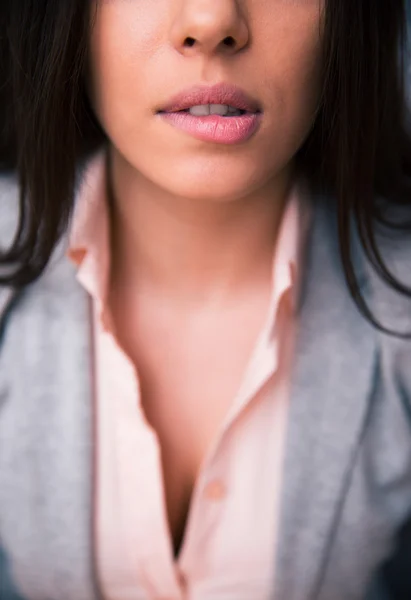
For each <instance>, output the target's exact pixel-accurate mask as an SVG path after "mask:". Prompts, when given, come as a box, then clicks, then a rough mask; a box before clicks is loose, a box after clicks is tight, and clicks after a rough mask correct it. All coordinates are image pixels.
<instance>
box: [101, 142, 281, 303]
mask: <svg viewBox="0 0 411 600" xmlns="http://www.w3.org/2000/svg"><path fill="white" fill-rule="evenodd" d="M108 164H109V168H108V173H109V177H108V187H109V195H110V199H111V244H112V275H111V286H112V287H115V288H117V289H123V288H124V286H125V284H126V287H127V289H128V290H129V291H131V290H132V289H133V288H134V289H135V290H136V291H137V290H141V289H145V290H147V289H150V290H156V291H158V292H160V293H161V294H163V295H167V297H168V298H170V299H174V300H176V301H177V302H179V303H180V304H181V303H189V304H191V305H193V304H197V303H201V304H203V305H204V304H205V303H207V304H208V303H214V304H215V303H218V304H220V303H223V302H226V301H228V300H229V299H230V298H234V297H238V295H239V294H241V293H242V292H246V291H247V290H250V289H253V288H254V289H256V287H261V285H264V286H266V285H270V282H271V271H272V260H273V252H274V248H275V243H276V239H277V235H278V230H279V226H280V222H281V217H282V214H283V211H284V206H285V203H286V199H287V196H288V194H289V189H290V185H291V170H290V169H288V170H285V171H283V172H282V173H281V174H280V175H278V176H276V178H273V179H272V180H270V181H267V183H266V185H265V186H264V187H263V188H261V189H259V190H254V191H253V192H252V193H249V194H248V195H245V196H244V197H242V198H236V199H234V200H232V201H224V202H221V201H220V202H219V201H218V200H215V201H210V200H209V199H208V200H207V201H205V200H203V199H202V198H201V197H196V198H194V199H193V198H190V199H188V198H181V197H176V196H173V195H170V194H169V193H168V192H166V191H165V190H163V189H160V188H158V187H156V186H155V185H154V184H153V183H152V182H150V181H149V180H147V179H145V178H144V176H143V175H142V174H141V173H139V172H137V171H136V170H135V169H133V168H132V167H131V166H130V165H129V164H127V163H126V162H125V161H124V159H122V157H121V156H120V155H119V154H118V153H116V152H115V151H111V154H110V155H109V161H108Z"/></svg>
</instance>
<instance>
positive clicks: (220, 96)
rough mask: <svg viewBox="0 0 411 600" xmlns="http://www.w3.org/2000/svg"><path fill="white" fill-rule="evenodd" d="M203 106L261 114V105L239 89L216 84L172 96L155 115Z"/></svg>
mask: <svg viewBox="0 0 411 600" xmlns="http://www.w3.org/2000/svg"><path fill="white" fill-rule="evenodd" d="M204 104H224V105H228V106H232V107H233V108H236V109H239V110H245V111H246V112H249V113H260V112H262V107H261V104H260V103H259V102H258V101H257V100H256V99H255V98H253V97H252V96H251V95H249V94H248V93H247V92H245V91H244V90H242V89H241V88H239V87H237V86H235V85H232V84H229V83H218V84H216V85H214V86H211V87H210V86H204V85H198V86H194V87H191V88H188V89H186V90H183V91H182V92H179V93H178V94H176V95H175V96H173V97H172V98H171V99H170V100H169V101H168V102H166V103H165V104H164V105H163V106H161V107H160V108H159V109H158V110H157V111H156V112H157V113H164V112H167V113H174V112H179V111H182V110H187V109H190V108H192V107H193V106H200V105H204Z"/></svg>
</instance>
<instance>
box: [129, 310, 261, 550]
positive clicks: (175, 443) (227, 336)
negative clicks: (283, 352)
mask: <svg viewBox="0 0 411 600" xmlns="http://www.w3.org/2000/svg"><path fill="white" fill-rule="evenodd" d="M148 322H149V321H147V320H145V319H141V320H139V326H137V327H135V328H130V324H129V323H128V325H126V323H125V321H124V320H123V319H121V318H120V319H118V320H117V323H118V328H117V336H118V339H119V341H120V343H121V345H122V346H123V348H124V349H125V350H126V352H127V354H128V356H129V357H130V359H131V361H132V363H133V365H134V366H135V370H136V375H137V378H138V382H139V388H140V401H141V405H142V408H143V412H144V416H145V418H146V419H147V422H148V423H149V425H150V426H151V427H152V428H153V430H154V431H155V433H156V436H157V439H158V443H159V446H160V450H161V461H162V480H163V486H164V496H165V501H166V508H167V516H168V524H169V529H170V533H171V536H172V538H173V545H174V551H175V554H177V553H178V551H179V549H180V547H181V544H182V540H183V537H184V532H185V529H186V525H187V520H188V515H189V511H190V505H191V502H192V496H193V490H194V487H195V484H196V481H197V479H198V476H199V474H200V472H201V469H202V467H203V466H204V463H205V461H206V458H207V456H208V455H209V453H210V451H211V449H212V447H213V442H215V441H216V439H217V437H218V434H219V433H221V430H222V428H223V424H224V423H225V422H226V420H227V417H228V415H229V413H230V410H232V408H233V406H234V403H235V401H236V399H237V396H238V393H239V391H240V387H241V384H242V382H243V381H244V377H245V373H246V371H247V367H248V365H249V362H250V358H251V357H252V355H253V351H254V349H255V346H256V344H257V340H258V334H259V332H260V330H261V326H262V319H261V317H260V318H250V317H249V318H248V319H247V320H246V323H245V326H244V327H242V328H240V327H239V326H238V324H237V326H235V324H234V323H230V322H228V323H227V322H225V323H224V322H223V319H220V320H218V319H216V320H215V321H214V322H213V323H211V322H209V323H208V324H207V326H206V324H205V323H199V322H197V323H191V324H190V326H189V327H187V324H186V326H184V324H183V323H181V322H178V321H177V322H175V323H171V322H163V323H161V324H160V323H159V322H158V321H155V325H154V326H153V325H152V326H151V327H150V326H147V323H148Z"/></svg>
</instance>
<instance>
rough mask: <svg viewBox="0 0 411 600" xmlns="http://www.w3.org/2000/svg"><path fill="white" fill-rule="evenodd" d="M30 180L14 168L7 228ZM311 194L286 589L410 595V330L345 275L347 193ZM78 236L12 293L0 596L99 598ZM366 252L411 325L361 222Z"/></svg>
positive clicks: (283, 543) (6, 319)
mask: <svg viewBox="0 0 411 600" xmlns="http://www.w3.org/2000/svg"><path fill="white" fill-rule="evenodd" d="M16 193H17V188H16V184H15V183H14V181H13V179H12V178H10V179H6V178H3V179H2V180H1V182H0V211H1V212H0V216H1V218H0V229H2V233H1V238H0V239H2V240H4V243H6V241H7V239H10V237H11V233H12V232H13V230H14V222H15V217H16V209H15V205H16V200H15V198H16ZM312 203H313V214H314V218H313V225H312V229H311V233H310V236H309V240H308V248H307V251H306V253H305V265H304V278H303V285H302V287H301V292H300V296H299V308H298V311H299V329H298V338H297V348H296V354H295V361H294V369H293V375H292V391H291V407H290V411H291V412H290V419H289V425H288V433H287V438H286V454H285V462H284V485H283V488H282V491H281V516H280V531H279V540H278V556H277V564H276V568H275V573H276V575H275V595H274V600H360V599H361V600H362V599H367V600H371V599H372V600H377V599H378V600H383V599H384V600H386V599H388V598H389V599H390V600H392V599H393V598H395V599H397V598H398V596H396V595H393V592H392V590H391V591H390V589H389V587H384V586H385V584H386V580H385V577H384V572H383V571H382V570H381V566H382V565H383V563H384V561H386V560H387V559H388V558H390V557H395V556H399V555H401V546H400V544H399V540H398V534H399V532H400V531H401V529H402V527H403V526H404V525H405V524H406V523H407V521H408V520H409V518H410V513H411V342H410V341H406V340H403V339H398V338H395V337H392V336H390V335H387V334H384V333H381V332H380V331H378V330H377V329H375V328H374V327H372V326H371V325H370V324H369V323H368V322H367V321H366V320H365V319H364V317H363V316H362V315H361V314H360V313H359V311H358V309H357V308H356V306H355V304H354V302H353V301H352V299H351V297H350V296H349V293H348V291H347V287H346V284H345V280H344V278H343V272H342V266H341V262H340V258H339V252H338V247H337V228H336V218H335V213H334V209H333V204H334V203H333V201H332V199H331V198H327V197H325V196H322V195H318V196H316V197H315V198H313V199H312ZM64 243H65V242H64V241H63V243H62V245H61V246H59V248H58V249H57V250H56V253H55V255H54V257H53V260H52V262H51V264H50V266H49V268H48V269H47V270H46V272H45V273H44V274H43V275H42V276H41V278H40V279H39V280H38V281H37V282H36V283H34V284H32V285H30V286H29V287H27V288H26V289H24V290H23V291H16V290H10V289H5V288H3V289H2V290H1V293H0V307H1V308H0V313H1V315H2V318H1V321H0V322H1V334H0V565H1V566H0V572H1V576H0V581H1V583H0V598H1V600H21V599H23V600H97V599H98V598H99V597H100V592H99V586H98V577H97V573H96V569H95V557H94V552H93V545H92V534H93V527H94V523H93V511H92V502H93V495H94V487H93V481H94V479H93V452H94V448H95V444H94V434H95V432H94V429H93V418H92V417H93V404H92V386H91V361H90V357H91V341H90V299H89V297H88V296H87V294H86V292H85V291H84V290H83V288H82V287H81V286H80V285H79V283H78V282H77V281H76V278H75V271H74V268H73V267H72V265H71V264H70V263H69V261H68V260H67V259H66V258H65V255H64ZM381 247H382V249H383V253H384V256H385V257H386V260H387V262H388V263H389V265H390V266H391V267H392V268H393V270H395V272H396V273H397V274H398V276H400V277H402V278H403V279H404V280H405V281H406V280H407V275H408V282H410V281H411V240H402V241H401V243H399V242H397V241H395V240H393V239H390V238H388V237H387V236H384V235H381ZM352 251H353V259H354V264H355V268H356V272H357V275H358V277H359V280H360V283H361V290H362V293H363V294H364V296H365V298H366V299H367V301H368V302H369V304H370V306H371V308H372V310H373V311H374V313H375V314H376V315H377V317H379V318H381V320H382V321H383V322H384V324H385V325H387V326H390V327H392V328H395V329H397V330H400V331H406V330H408V331H411V301H410V300H407V299H405V298H403V297H401V296H399V295H397V294H396V293H394V292H392V291H390V290H388V289H387V287H386V286H385V285H383V284H382V283H381V282H380V281H379V280H378V278H377V277H376V276H375V275H374V274H373V272H372V271H371V269H370V268H369V267H368V265H367V262H366V261H365V260H364V257H363V255H362V252H361V249H360V246H359V244H358V240H357V239H356V237H354V236H353V242H352ZM244 543H246V540H245V541H244ZM273 567H274V565H273ZM273 573H274V568H273ZM246 600H248V599H246ZM249 600H259V599H256V598H250V599H249Z"/></svg>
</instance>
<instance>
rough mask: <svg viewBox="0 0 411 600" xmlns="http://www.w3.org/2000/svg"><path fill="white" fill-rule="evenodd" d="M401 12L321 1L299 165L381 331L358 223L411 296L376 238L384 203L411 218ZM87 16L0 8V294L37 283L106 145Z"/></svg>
mask: <svg viewBox="0 0 411 600" xmlns="http://www.w3.org/2000/svg"><path fill="white" fill-rule="evenodd" d="M405 2H406V0H379V2H375V0H325V14H324V46H323V52H324V61H323V88H322V97H321V103H320V106H319V111H318V115H317V118H316V121H315V123H314V126H313V129H312V131H311V133H310V135H309V137H308V139H307V140H306V141H305V143H304V145H303V147H302V148H301V149H300V151H299V152H298V155H297V157H296V159H297V161H298V164H299V166H300V168H301V169H303V170H304V171H305V172H306V174H307V175H308V176H309V178H310V179H311V181H312V183H313V185H318V186H321V187H324V189H327V190H328V191H329V192H331V194H332V197H334V198H335V202H336V206H337V213H338V229H339V243H340V252H341V258H342V263H343V267H344V271H345V275H346V279H347V284H348V287H349V289H350V292H351V294H352V296H353V297H354V299H355V301H356V302H357V304H358V305H359V307H360V309H361V310H362V311H363V312H364V314H365V315H366V316H367V317H368V318H369V319H370V320H371V321H373V322H374V323H375V321H374V320H373V317H372V315H371V313H370V312H369V311H368V309H367V307H366V305H365V303H364V301H363V299H362V297H361V295H360V294H359V287H358V283H357V280H356V277H355V274H354V269H353V264H352V258H351V251H350V241H349V240H350V223H351V221H352V218H354V223H355V224H356V226H357V228H358V231H359V233H360V238H361V241H362V245H363V248H364V250H365V252H366V254H367V256H368V258H369V260H370V261H371V262H372V264H373V265H374V267H375V269H376V270H377V271H378V273H379V274H380V275H381V276H382V277H383V279H384V280H385V281H386V282H387V284H388V285H390V286H392V287H394V288H395V289H397V290H399V291H400V292H402V293H405V294H408V295H410V296H411V290H410V289H408V288H406V287H405V286H404V285H403V284H402V283H401V282H400V281H398V280H397V279H396V278H395V277H394V276H393V274H392V273H390V271H389V270H388V269H387V267H386V265H385V263H384V260H383V257H382V256H381V254H380V252H379V250H378V246H377V243H376V236H375V227H374V224H375V222H376V220H378V219H380V220H381V219H382V216H381V214H380V213H379V208H378V203H377V198H381V197H383V198H384V199H385V200H386V202H387V203H389V204H390V205H392V206H394V205H399V206H402V207H404V206H407V205H409V206H410V207H411V183H410V182H411V134H410V131H409V130H408V131H407V127H409V121H408V120H407V119H408V118H409V115H408V114H407V102H406V93H405V89H406V88H405V71H406V70H405V59H406V49H407V28H406V7H405ZM89 11H90V3H89V2H87V1H86V0H69V1H68V0H3V1H2V6H1V8H0V78H1V79H0V80H1V87H0V168H1V169H2V170H3V171H13V172H15V173H16V175H17V177H18V181H19V185H20V213H19V215H20V218H19V226H18V230H17V234H16V237H15V239H14V243H13V244H12V245H11V247H10V248H8V249H7V250H6V251H4V253H3V254H1V255H0V264H3V265H8V267H13V269H12V274H10V273H9V274H8V275H7V276H3V277H2V278H0V283H3V284H8V285H14V286H24V285H26V284H28V283H31V282H33V281H34V280H35V279H36V278H38V277H39V276H40V274H41V273H42V271H43V270H44V268H45V266H46V265H47V263H48V261H49V259H50V256H51V254H52V252H53V249H54V248H55V246H56V244H57V242H58V240H59V239H60V237H61V236H62V235H63V233H64V232H65V231H66V229H67V227H68V222H69V218H70V215H71V213H72V209H73V203H74V195H75V187H76V173H77V169H78V165H79V164H81V163H82V161H84V160H85V159H86V158H87V156H88V155H89V154H90V153H91V152H93V150H94V149H97V148H98V146H99V145H101V144H102V143H104V142H105V141H106V137H105V134H104V132H103V131H102V129H101V128H100V126H99V124H98V123H97V121H96V119H95V117H94V115H93V112H92V109H91V107H90V105H89V102H88V99H87V94H86V89H85V72H86V65H87V50H88V39H89V32H90V26H91V19H90V14H89ZM407 123H408V124H407ZM406 225H407V226H408V227H410V230H411V224H410V223H408V224H405V223H402V226H403V228H404V227H405V226H406Z"/></svg>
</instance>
